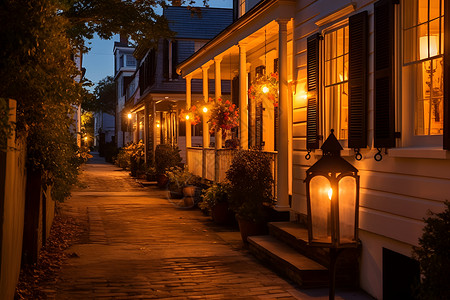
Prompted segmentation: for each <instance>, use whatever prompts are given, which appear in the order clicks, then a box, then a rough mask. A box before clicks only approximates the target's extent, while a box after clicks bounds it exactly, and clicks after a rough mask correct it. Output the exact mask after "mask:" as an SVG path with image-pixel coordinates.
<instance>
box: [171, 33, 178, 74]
mask: <svg viewBox="0 0 450 300" xmlns="http://www.w3.org/2000/svg"><path fill="white" fill-rule="evenodd" d="M177 64H178V41H173V42H172V79H177V78H178V74H177Z"/></svg>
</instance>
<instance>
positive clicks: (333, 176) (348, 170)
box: [305, 130, 360, 248]
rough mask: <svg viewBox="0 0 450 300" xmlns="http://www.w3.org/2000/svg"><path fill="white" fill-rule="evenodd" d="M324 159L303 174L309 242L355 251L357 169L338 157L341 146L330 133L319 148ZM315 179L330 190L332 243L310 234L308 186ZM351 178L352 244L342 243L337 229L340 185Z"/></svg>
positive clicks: (310, 214) (357, 202) (344, 241)
mask: <svg viewBox="0 0 450 300" xmlns="http://www.w3.org/2000/svg"><path fill="white" fill-rule="evenodd" d="M321 149H322V151H323V156H322V157H321V158H320V159H319V160H318V161H317V162H316V163H315V164H314V165H312V166H311V167H310V168H309V169H308V170H307V171H306V179H305V183H306V200H307V209H308V242H309V244H310V245H311V246H318V247H327V248H330V247H333V248H348V247H357V245H358V222H359V218H358V211H359V185H360V182H359V181H360V178H359V175H358V169H356V168H355V167H354V166H353V165H351V164H350V163H349V162H347V161H346V160H345V159H343V158H342V157H341V155H340V151H341V150H342V146H341V145H340V144H339V141H338V140H337V139H336V137H335V135H334V133H333V130H331V134H330V135H329V137H328V138H327V140H326V141H325V142H324V143H323V145H322V147H321ZM316 176H322V177H325V178H326V179H327V180H328V181H329V183H330V186H331V189H332V191H333V192H332V196H331V204H330V208H331V239H330V238H327V239H321V240H317V239H314V236H313V232H312V225H313V224H312V222H313V221H312V207H311V189H310V182H311V180H312V179H313V178H315V177H316ZM345 177H351V178H354V179H355V189H356V190H355V220H354V233H353V238H352V239H351V240H341V237H340V226H339V224H340V223H339V221H340V218H339V202H340V200H341V199H339V182H340V181H341V180H342V179H343V178H345Z"/></svg>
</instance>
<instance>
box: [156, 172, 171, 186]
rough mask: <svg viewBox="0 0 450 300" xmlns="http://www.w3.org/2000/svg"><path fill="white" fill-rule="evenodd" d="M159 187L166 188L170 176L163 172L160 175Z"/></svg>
mask: <svg viewBox="0 0 450 300" xmlns="http://www.w3.org/2000/svg"><path fill="white" fill-rule="evenodd" d="M157 179H158V187H159V188H160V189H165V188H166V187H167V184H168V183H169V178H168V177H167V176H166V175H164V174H162V175H158V178H157Z"/></svg>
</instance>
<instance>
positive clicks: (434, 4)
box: [430, 0, 441, 20]
mask: <svg viewBox="0 0 450 300" xmlns="http://www.w3.org/2000/svg"><path fill="white" fill-rule="evenodd" d="M439 2H440V1H439V0H430V20H433V19H436V18H438V17H439V16H440V15H441V12H440V3H439Z"/></svg>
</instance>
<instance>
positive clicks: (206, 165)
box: [186, 147, 278, 198]
mask: <svg viewBox="0 0 450 300" xmlns="http://www.w3.org/2000/svg"><path fill="white" fill-rule="evenodd" d="M236 151H237V150H236V149H214V148H200V147H187V148H186V160H187V166H188V169H189V171H190V172H191V173H193V174H194V175H197V176H200V177H202V178H205V179H208V180H211V181H216V182H221V181H224V180H225V177H226V172H227V170H228V169H229V168H230V165H231V161H232V159H233V155H234V153H235V152H236ZM264 152H265V153H268V154H270V156H271V157H272V162H271V164H272V165H271V170H272V176H273V179H274V185H273V193H274V197H275V198H276V197H277V184H276V182H277V169H278V168H277V152H270V151H264Z"/></svg>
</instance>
